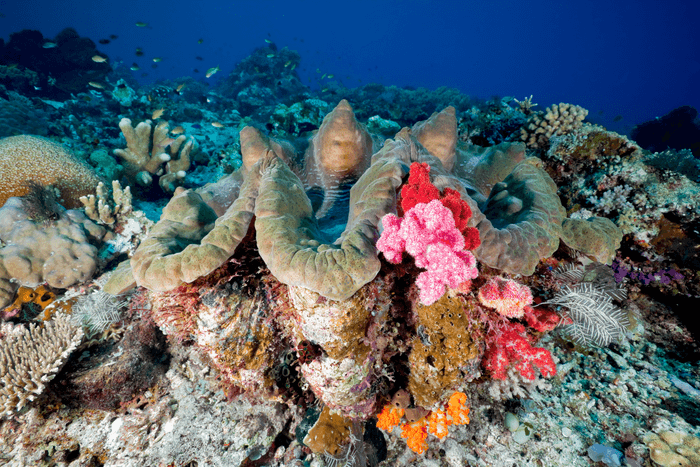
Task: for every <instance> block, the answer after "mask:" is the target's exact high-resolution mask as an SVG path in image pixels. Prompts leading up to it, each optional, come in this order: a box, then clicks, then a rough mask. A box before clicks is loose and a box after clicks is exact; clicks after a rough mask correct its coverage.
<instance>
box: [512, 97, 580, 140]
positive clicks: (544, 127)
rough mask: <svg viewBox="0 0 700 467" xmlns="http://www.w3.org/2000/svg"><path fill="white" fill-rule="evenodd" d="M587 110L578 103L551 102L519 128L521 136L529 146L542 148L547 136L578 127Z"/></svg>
mask: <svg viewBox="0 0 700 467" xmlns="http://www.w3.org/2000/svg"><path fill="white" fill-rule="evenodd" d="M587 115H588V110H586V109H584V108H583V107H579V106H578V105H572V104H565V103H563V102H562V103H559V104H553V105H551V106H550V107H547V108H546V109H545V112H544V115H542V113H541V112H537V113H534V114H532V115H531V116H530V118H529V119H528V121H527V123H526V125H525V127H524V128H523V129H522V130H520V131H521V133H522V134H521V138H522V140H523V141H525V142H526V143H527V145H528V146H530V147H539V148H543V147H546V146H547V145H548V144H549V138H551V137H552V136H559V135H563V134H566V133H571V132H572V131H574V130H575V129H577V128H580V127H581V125H582V123H583V120H584V119H585V118H586V116H587Z"/></svg>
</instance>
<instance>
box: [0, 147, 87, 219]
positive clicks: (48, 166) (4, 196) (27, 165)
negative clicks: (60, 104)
mask: <svg viewBox="0 0 700 467" xmlns="http://www.w3.org/2000/svg"><path fill="white" fill-rule="evenodd" d="M28 181H35V182H37V183H39V184H41V185H43V186H47V185H52V186H54V187H56V188H57V189H58V190H59V191H60V193H61V198H62V199H63V200H62V203H63V205H64V206H66V207H68V208H77V207H80V206H82V205H81V203H80V201H79V198H80V197H81V196H83V195H88V194H90V193H92V192H93V191H94V190H95V186H96V185H97V184H98V183H99V181H100V180H99V178H98V177H97V176H96V175H95V173H94V171H93V170H92V169H91V168H90V167H89V166H87V165H86V164H84V163H83V162H81V161H80V160H78V159H77V158H76V157H75V156H74V155H73V154H72V153H71V152H70V151H68V150H66V149H65V148H64V147H63V146H61V145H59V144H56V143H54V142H53V141H51V140H49V139H47V138H41V137H38V136H29V135H20V136H11V137H9V138H2V139H0V206H2V205H3V204H5V202H7V200H8V199H9V198H11V197H13V196H23V195H26V194H27V193H29V191H30V189H29V186H28V185H27V182H28Z"/></svg>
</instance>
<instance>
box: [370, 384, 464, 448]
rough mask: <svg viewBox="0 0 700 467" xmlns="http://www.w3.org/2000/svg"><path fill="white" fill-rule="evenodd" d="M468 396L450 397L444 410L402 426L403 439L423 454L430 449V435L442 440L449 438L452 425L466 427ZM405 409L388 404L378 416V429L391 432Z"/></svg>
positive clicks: (462, 394) (455, 395)
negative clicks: (449, 429) (449, 428)
mask: <svg viewBox="0 0 700 467" xmlns="http://www.w3.org/2000/svg"><path fill="white" fill-rule="evenodd" d="M466 402H467V395H466V394H464V393H463V392H455V393H454V394H452V396H451V397H450V399H449V401H448V402H447V405H446V407H445V409H444V410H442V409H436V410H433V411H432V412H430V413H429V414H428V415H427V416H426V417H423V418H421V419H419V420H416V421H414V422H411V423H404V424H403V425H401V437H402V438H405V439H406V443H407V444H408V447H409V448H411V450H412V451H413V452H415V453H417V454H422V453H424V452H425V450H426V449H427V448H428V441H427V440H428V433H431V434H433V435H435V436H437V437H438V438H440V439H442V438H444V437H445V436H447V433H448V429H447V427H449V426H450V425H466V424H468V423H469V407H467V406H466ZM403 415H404V409H399V408H395V407H393V406H392V405H391V404H387V405H386V406H385V407H384V409H383V410H382V411H381V413H379V414H378V415H377V428H380V429H382V430H384V431H390V430H392V429H393V428H394V427H395V426H397V425H399V423H400V422H401V417H403Z"/></svg>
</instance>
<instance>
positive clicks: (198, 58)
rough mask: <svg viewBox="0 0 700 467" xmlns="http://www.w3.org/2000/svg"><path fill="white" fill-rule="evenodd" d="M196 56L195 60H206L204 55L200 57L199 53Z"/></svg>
mask: <svg viewBox="0 0 700 467" xmlns="http://www.w3.org/2000/svg"><path fill="white" fill-rule="evenodd" d="M194 58H195V60H199V61H200V62H201V61H202V60H204V59H203V58H202V57H200V56H199V55H197V56H196V57H194Z"/></svg>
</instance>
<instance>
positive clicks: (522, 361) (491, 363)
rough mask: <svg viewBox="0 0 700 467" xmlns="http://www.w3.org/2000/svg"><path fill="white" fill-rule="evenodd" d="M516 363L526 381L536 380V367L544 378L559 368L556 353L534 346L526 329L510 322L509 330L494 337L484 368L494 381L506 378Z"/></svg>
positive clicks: (507, 326)
mask: <svg viewBox="0 0 700 467" xmlns="http://www.w3.org/2000/svg"><path fill="white" fill-rule="evenodd" d="M512 363H514V364H515V369H516V370H518V372H519V373H520V374H521V375H522V376H523V377H524V378H526V379H529V380H534V379H535V367H537V368H538V369H539V370H540V373H542V376H544V377H549V376H553V375H554V374H556V372H557V367H556V365H555V364H554V360H552V354H550V353H549V351H548V350H547V349H543V348H541V347H532V346H531V345H530V342H529V341H528V339H527V337H526V333H525V326H523V325H522V324H520V323H513V322H507V324H506V325H505V329H502V330H500V332H498V333H493V334H492V335H491V343H490V345H489V347H488V349H487V350H486V355H485V356H484V361H483V365H484V368H486V369H487V370H488V371H489V372H490V373H491V376H492V377H493V378H494V379H501V380H503V379H506V375H507V371H508V367H509V366H510V365H511V364H512Z"/></svg>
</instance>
